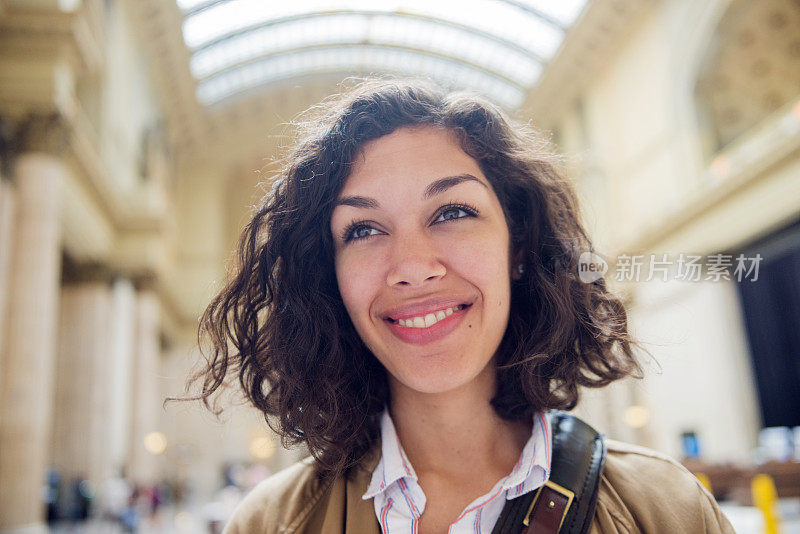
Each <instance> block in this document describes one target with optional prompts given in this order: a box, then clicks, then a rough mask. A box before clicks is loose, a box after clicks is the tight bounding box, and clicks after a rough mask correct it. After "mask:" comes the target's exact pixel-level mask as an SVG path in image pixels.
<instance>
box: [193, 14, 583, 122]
mask: <svg viewBox="0 0 800 534" xmlns="http://www.w3.org/2000/svg"><path fill="white" fill-rule="evenodd" d="M177 2H178V5H179V7H180V8H181V9H182V10H183V11H184V13H185V20H184V24H183V34H184V40H185V41H186V44H187V46H188V47H189V49H190V50H191V51H192V52H193V53H192V57H191V71H192V74H193V75H194V76H195V77H196V78H197V79H198V87H197V95H198V98H199V99H200V101H201V102H203V103H205V104H214V103H216V102H219V101H221V100H223V99H226V98H228V97H231V96H233V95H235V94H237V93H239V92H242V91H246V90H248V89H252V88H254V87H257V86H260V85H264V84H269V83H271V82H273V81H277V80H281V79H287V78H291V77H295V76H304V75H308V74H314V73H324V72H331V73H333V72H339V73H345V74H366V73H373V72H374V73H378V72H397V73H409V74H423V75H427V76H430V77H432V78H438V79H443V80H444V81H447V82H450V83H454V84H455V85H459V86H463V87H467V88H471V89H474V90H477V91H480V92H482V93H485V94H487V95H488V96H490V97H491V98H493V99H495V100H496V101H497V102H498V103H500V104H501V105H504V106H505V107H507V108H514V107H517V106H518V105H519V104H521V102H522V100H523V99H524V96H525V93H526V90H527V89H529V88H530V87H531V86H532V85H533V84H535V83H536V80H537V79H538V77H539V75H540V74H541V71H542V68H543V66H544V64H545V63H546V62H547V61H548V60H549V59H551V58H552V57H553V56H554V55H555V53H556V52H557V50H558V48H559V47H560V45H561V42H562V40H563V38H564V35H565V32H566V30H567V28H568V27H569V26H570V25H571V24H572V23H573V22H574V21H575V20H576V19H577V17H578V16H579V15H580V13H581V11H582V10H583V7H584V4H585V2H586V0H558V1H553V0H505V1H504V0H471V1H470V2H464V1H463V0H459V1H454V0H436V1H432V0H405V1H398V0H350V1H343V0H339V1H336V0H326V1H322V0H295V1H293V2H273V1H265V0H177Z"/></svg>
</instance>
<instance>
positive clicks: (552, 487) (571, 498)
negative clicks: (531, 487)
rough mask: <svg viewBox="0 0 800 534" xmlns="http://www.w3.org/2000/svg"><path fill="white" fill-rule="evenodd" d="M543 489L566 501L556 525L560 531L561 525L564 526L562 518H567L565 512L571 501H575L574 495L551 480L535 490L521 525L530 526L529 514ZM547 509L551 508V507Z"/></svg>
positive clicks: (567, 510)
mask: <svg viewBox="0 0 800 534" xmlns="http://www.w3.org/2000/svg"><path fill="white" fill-rule="evenodd" d="M545 487H547V488H548V489H550V490H552V491H554V492H555V493H557V494H559V495H561V496H562V497H564V498H566V499H567V504H566V506H564V511H563V512H562V513H561V521H560V522H559V524H558V528H559V530H560V529H561V525H563V524H564V518H565V517H567V512H569V507H570V505H572V501H574V500H575V493H573V492H572V491H570V490H568V489H567V488H565V487H563V486H559V485H558V484H556V483H555V482H553V481H552V480H548V481H547V482H545V483H544V484H543V485H542V486H540V487H539V489H537V490H536V495H534V497H533V501H532V502H531V505H530V507H529V508H528V513H527V514H525V519H523V521H522V524H523V525H525V526H526V527H527V526H530V522H531V512H533V508H534V507H535V506H536V502H537V501H538V500H539V495H541V493H542V490H543V489H544V488H545ZM549 507H550V508H552V506H549Z"/></svg>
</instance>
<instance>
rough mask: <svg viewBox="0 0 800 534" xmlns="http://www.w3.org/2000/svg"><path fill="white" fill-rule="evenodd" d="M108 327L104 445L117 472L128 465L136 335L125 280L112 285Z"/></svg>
mask: <svg viewBox="0 0 800 534" xmlns="http://www.w3.org/2000/svg"><path fill="white" fill-rule="evenodd" d="M110 319H111V324H110V326H109V333H110V337H111V340H110V345H109V351H108V359H109V363H110V366H109V370H108V371H109V375H108V383H109V384H110V390H111V391H110V395H109V399H108V403H109V422H110V425H111V428H110V434H109V440H108V443H107V446H108V451H109V455H110V461H111V465H112V466H113V468H114V469H115V470H119V469H121V468H122V467H124V466H125V464H126V463H127V462H128V458H129V451H130V433H131V413H132V404H131V393H132V389H133V380H132V377H133V354H134V349H135V348H136V347H135V344H134V341H135V336H136V289H134V287H133V284H132V283H131V281H130V280H128V279H127V278H117V279H116V280H114V282H113V283H112V285H111V318H110Z"/></svg>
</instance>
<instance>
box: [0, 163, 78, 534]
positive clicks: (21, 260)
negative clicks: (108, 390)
mask: <svg viewBox="0 0 800 534" xmlns="http://www.w3.org/2000/svg"><path fill="white" fill-rule="evenodd" d="M64 173H65V169H64V166H63V164H62V162H61V160H60V159H59V158H57V157H55V156H52V155H49V154H46V153H39V152H29V153H23V154H22V155H20V156H18V157H17V160H16V165H15V171H14V182H15V184H16V187H17V198H16V205H17V206H16V212H17V213H16V221H15V231H14V244H13V252H12V255H11V258H10V263H11V269H10V280H9V282H10V283H9V294H8V309H9V310H10V313H9V314H8V315H7V324H6V328H7V330H6V332H7V336H6V344H5V354H4V358H3V367H2V375H3V376H2V386H0V451H2V452H0V532H36V531H44V526H43V518H44V507H43V504H42V499H41V488H42V485H43V482H44V478H45V469H46V467H47V460H48V453H49V451H48V446H49V443H50V424H51V411H52V378H53V363H54V355H55V346H56V319H57V316H58V286H59V276H60V275H59V272H60V266H61V253H60V246H59V245H60V226H59V196H60V195H59V188H60V183H61V182H62V180H63V176H64Z"/></svg>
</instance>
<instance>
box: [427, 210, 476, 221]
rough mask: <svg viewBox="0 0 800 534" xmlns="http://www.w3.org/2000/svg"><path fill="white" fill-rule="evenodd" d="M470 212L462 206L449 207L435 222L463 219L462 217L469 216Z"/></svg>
mask: <svg viewBox="0 0 800 534" xmlns="http://www.w3.org/2000/svg"><path fill="white" fill-rule="evenodd" d="M469 215H470V214H469V213H467V211H466V210H464V209H462V208H447V209H446V210H444V211H443V212H441V213H440V214H439V217H438V218H437V219H436V220H435V221H434V222H444V221H450V220H453V219H461V218H462V217H469Z"/></svg>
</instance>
